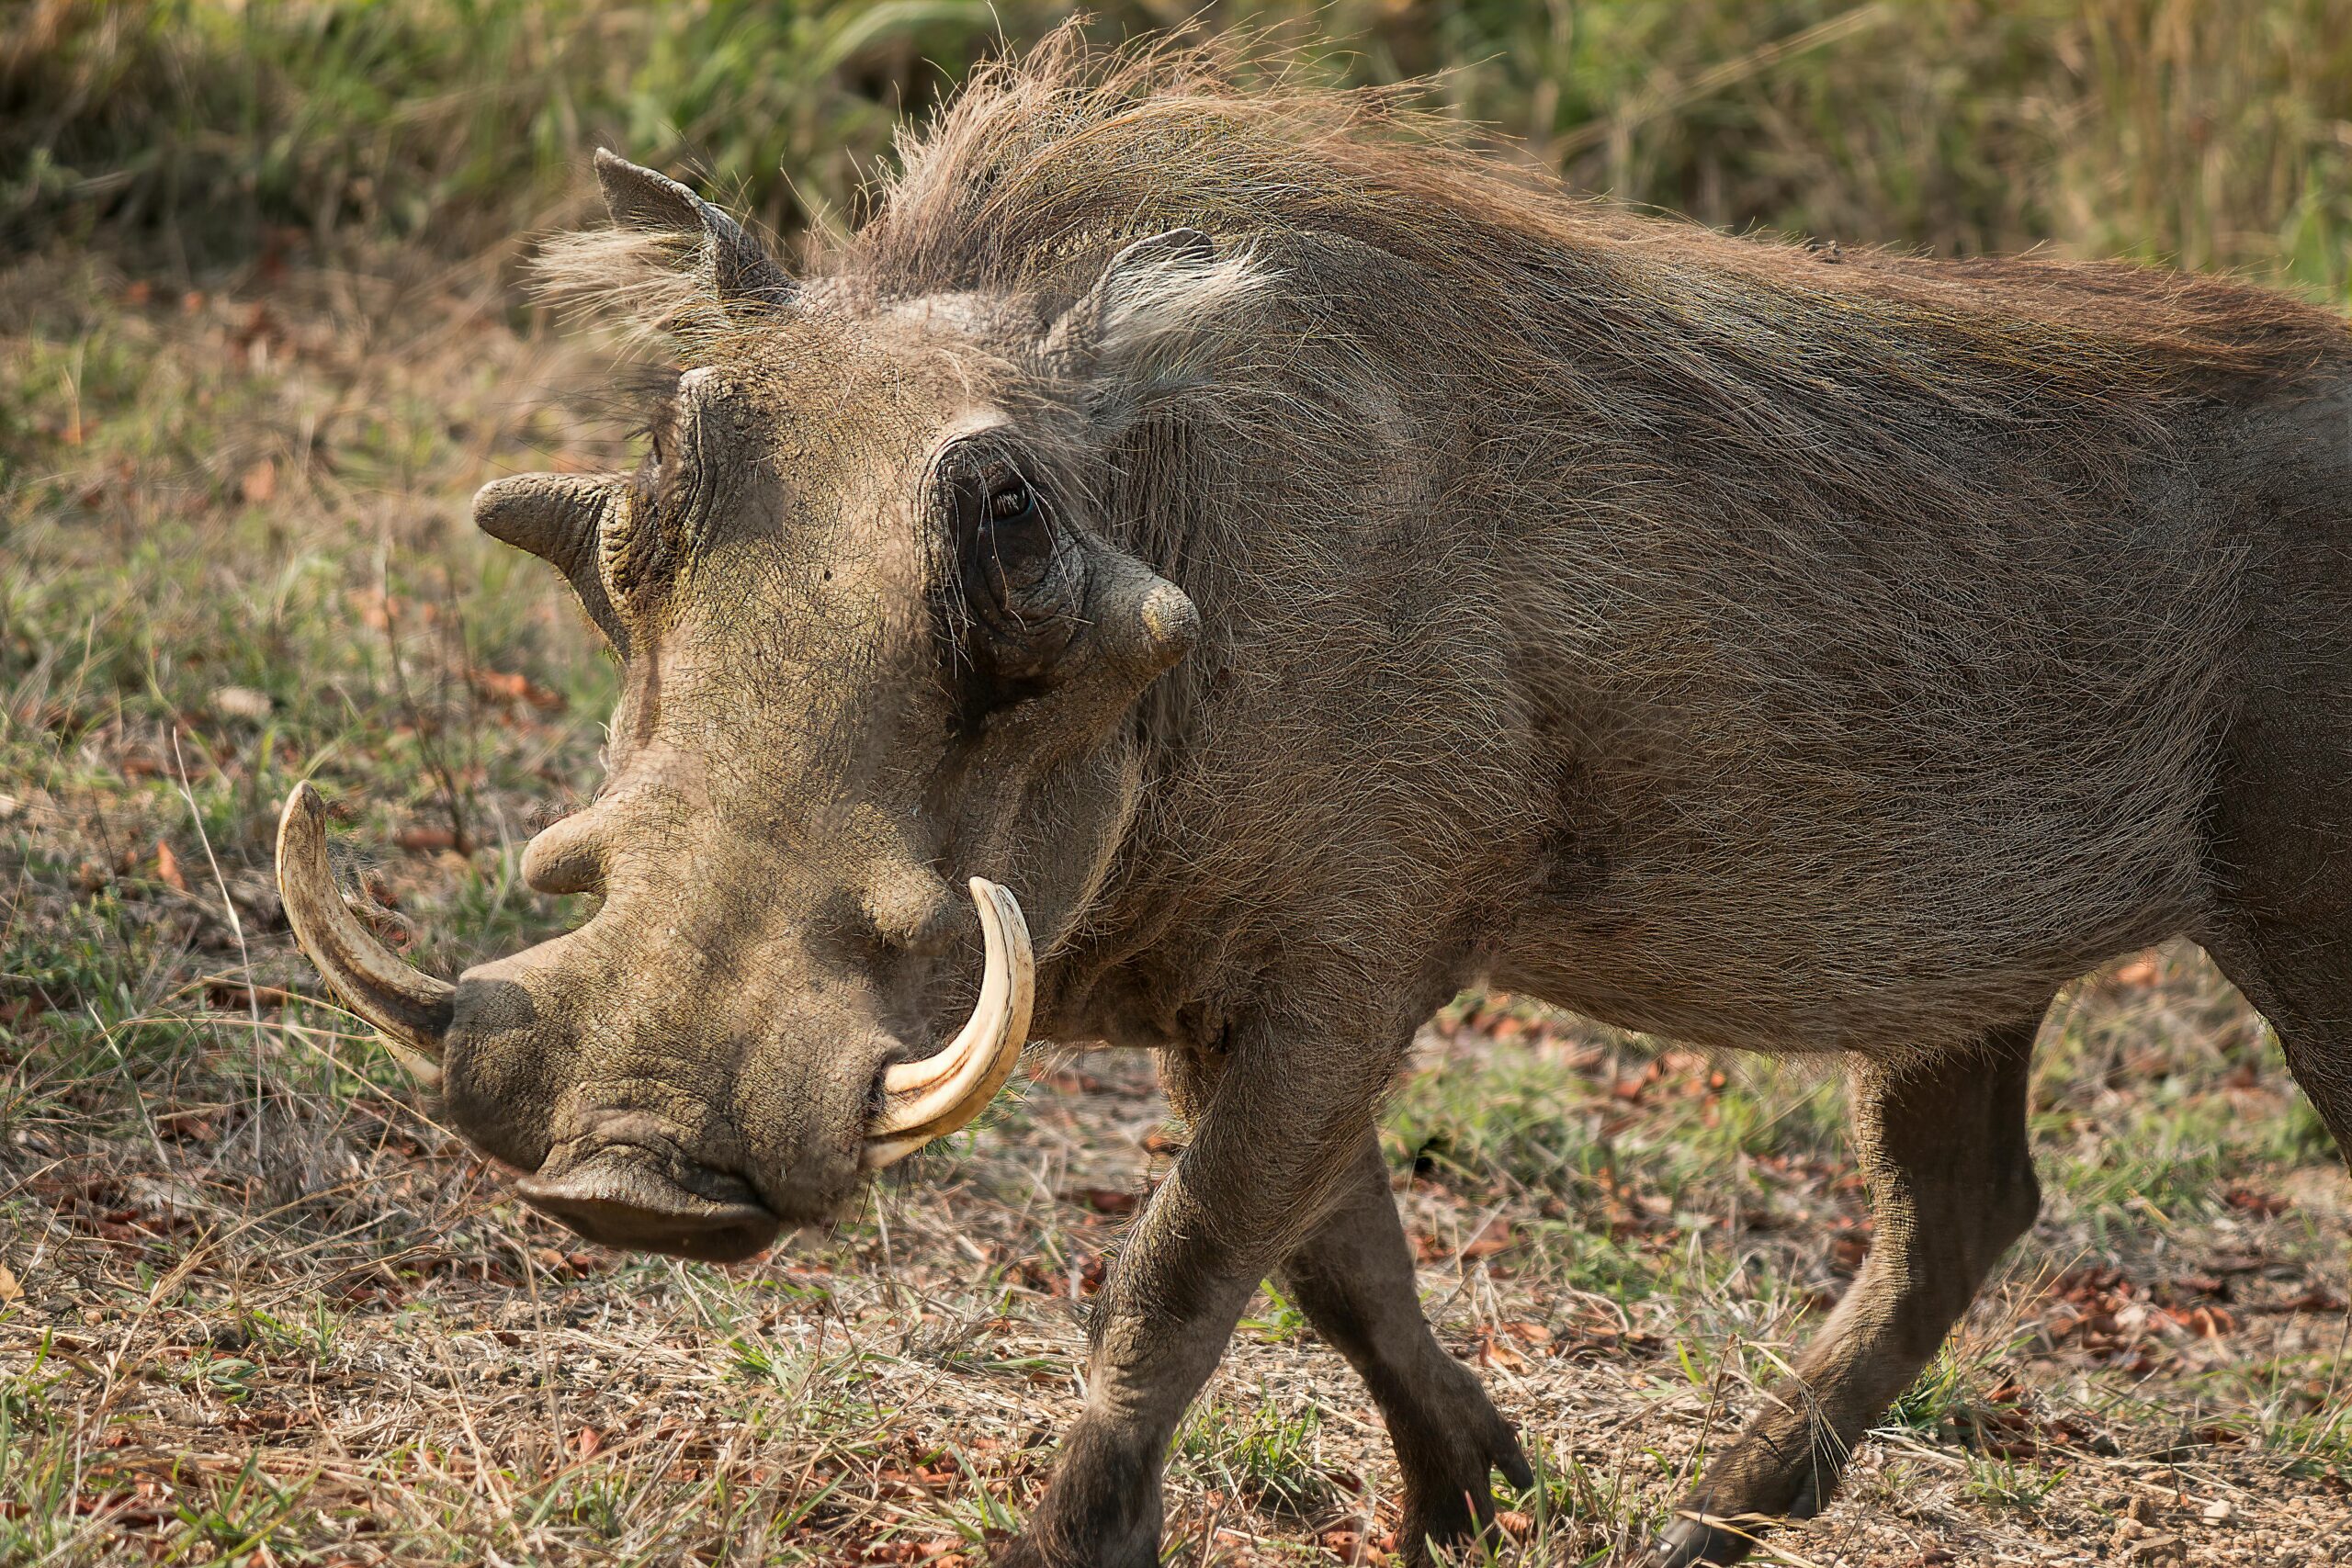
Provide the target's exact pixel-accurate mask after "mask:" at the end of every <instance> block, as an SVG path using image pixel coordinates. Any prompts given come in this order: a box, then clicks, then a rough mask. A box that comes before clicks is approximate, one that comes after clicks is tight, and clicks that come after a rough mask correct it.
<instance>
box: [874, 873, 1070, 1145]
mask: <svg viewBox="0 0 2352 1568" xmlns="http://www.w3.org/2000/svg"><path fill="white" fill-rule="evenodd" d="M971 887H972V902H973V903H974V904H976V905H978V907H979V911H980V932H981V935H982V937H983V939H984V940H985V941H986V942H987V943H988V960H987V963H988V968H987V972H986V974H985V976H983V978H982V979H981V981H980V999H979V1003H978V1006H976V1007H974V1008H973V1009H972V1016H971V1018H970V1020H969V1021H967V1022H966V1023H965V1025H964V1027H963V1028H962V1029H960V1030H958V1031H957V1032H956V1038H955V1039H953V1040H951V1041H949V1042H948V1043H946V1044H945V1045H944V1047H942V1048H941V1049H940V1050H939V1051H938V1052H937V1053H936V1054H935V1055H930V1056H926V1057H924V1058H923V1059H922V1061H920V1062H901V1063H899V1065H898V1066H894V1067H892V1068H891V1069H890V1070H889V1071H888V1072H887V1073H885V1074H883V1075H882V1112H881V1114H880V1115H878V1116H876V1118H875V1119H874V1124H873V1126H871V1127H870V1128H868V1129H867V1130H866V1134H865V1161H864V1163H865V1168H866V1169H868V1170H879V1169H881V1168H883V1167H884V1166H886V1165H889V1164H892V1163H894V1162H896V1161H898V1160H901V1159H904V1158H905V1157H906V1156H909V1155H910V1154H912V1153H914V1152H915V1150H917V1149H919V1148H921V1147H922V1145H925V1144H927V1143H929V1142H931V1141H932V1140H933V1138H940V1137H944V1136H946V1135H947V1134H950V1133H952V1132H954V1131H956V1129H957V1128H958V1127H961V1126H962V1125H964V1123H966V1122H969V1121H970V1120H971V1119H972V1118H973V1117H975V1116H978V1114H979V1113H980V1108H981V1107H982V1106H984V1105H986V1104H988V1102H989V1100H993V1099H995V1098H996V1091H997V1090H998V1089H1002V1088H1003V1087H1004V1080H1005V1079H1006V1078H1007V1077H1011V1076H1012V1065H1013V1063H1014V1062H1016V1061H1018V1060H1020V1057H1021V1047H1022V1045H1023V1043H1026V1042H1027V1040H1028V1038H1029V1008H1030V1004H1031V1002H1033V1001H1034V1000H1035V996H1036V983H1037V961H1036V959H1035V956H1033V955H1032V954H1031V953H1030V951H1029V923H1028V922H1027V921H1026V920H1024V919H1022V918H1021V905H1020V902H1019V900H1017V899H1015V898H1014V897H1012V893H1011V892H1010V891H1008V890H1007V889H1005V888H1002V887H1000V886H997V885H996V884H995V883H993V882H989V881H986V880H984V879H983V878H980V877H978V876H976V877H974V878H972V883H971Z"/></svg>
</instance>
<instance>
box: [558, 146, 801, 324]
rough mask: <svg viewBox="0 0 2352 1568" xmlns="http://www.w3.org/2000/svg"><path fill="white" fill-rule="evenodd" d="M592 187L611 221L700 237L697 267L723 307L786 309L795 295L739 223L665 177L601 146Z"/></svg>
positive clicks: (787, 280)
mask: <svg viewBox="0 0 2352 1568" xmlns="http://www.w3.org/2000/svg"><path fill="white" fill-rule="evenodd" d="M596 183H597V185H598V186H601V187H602V188H603V190H604V193H605V209H606V210H608V211H609V212H611V213H612V215H613V221H614V222H616V223H618V224H621V225H623V226H625V227H628V228H636V229H656V230H663V229H666V230H673V231H677V232H680V233H684V234H692V235H696V236H699V237H700V240H701V263H702V265H703V266H704V267H705V268H706V269H707V271H708V274H709V281H710V286H711V289H712V292H714V293H715V294H717V295H718V299H719V300H720V302H721V303H723V304H734V303H738V302H741V303H746V304H758V305H771V306H776V305H786V304H789V303H790V302H791V300H792V297H793V295H794V294H795V293H796V292H797V286H796V285H795V284H794V283H793V281H792V279H791V278H789V277H786V276H785V274H784V269H783V268H782V267H779V266H778V265H776V264H775V258H774V257H772V256H770V255H769V254H768V253H767V250H766V248H765V247H763V245H762V244H761V243H759V241H757V240H755V239H753V238H752V236H751V235H750V234H749V233H747V232H745V231H744V229H743V226H742V225H741V224H740V223H738V222H736V221H735V220H734V219H732V218H729V216H728V215H727V214H726V213H724V212H722V211H720V210H719V209H718V208H716V207H713V206H712V205H711V204H710V203H709V202H707V201H705V200H704V199H703V198H702V197H698V196H696V195H695V193H694V192H692V191H690V190H688V189H687V188H686V187H685V186H682V185H680V184H679V183H678V182H677V181H675V180H673V179H672V178H670V177H669V176H668V175H657V174H655V173H654V172H653V171H652V170H651V169H648V168H644V167H642V166H640V165H639V164H632V163H630V162H629V161H628V159H626V158H624V157H622V156H620V155H619V154H618V153H616V152H613V151H611V150H610V149H609V148H604V147H599V148H598V149H596Z"/></svg>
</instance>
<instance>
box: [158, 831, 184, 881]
mask: <svg viewBox="0 0 2352 1568" xmlns="http://www.w3.org/2000/svg"><path fill="white" fill-rule="evenodd" d="M155 875H156V876H157V878H159V879H160V880H161V881H162V882H163V884H164V886H166V887H173V888H177V889H178V890H179V891H180V892H182V893H185V892H187V874H185V873H183V872H182V871H181V870H180V857H179V856H177V855H175V854H174V853H172V846H171V845H169V844H167V843H165V842H164V840H161V839H158V840H155Z"/></svg>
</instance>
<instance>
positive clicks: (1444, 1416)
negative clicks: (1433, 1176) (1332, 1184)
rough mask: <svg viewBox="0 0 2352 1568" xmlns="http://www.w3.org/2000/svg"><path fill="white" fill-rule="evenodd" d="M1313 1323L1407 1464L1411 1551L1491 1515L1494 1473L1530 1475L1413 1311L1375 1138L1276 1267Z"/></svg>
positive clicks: (1489, 1406) (1487, 1407)
mask: <svg viewBox="0 0 2352 1568" xmlns="http://www.w3.org/2000/svg"><path fill="white" fill-rule="evenodd" d="M1282 1280H1283V1284H1284V1285H1285V1286H1286V1287H1287V1288H1288V1289H1289V1291H1290V1293H1291V1295H1292V1297H1293V1298H1294V1299H1295V1301H1296V1302H1297V1303H1298V1304H1299V1306H1300V1307H1301V1308H1302V1309H1303V1310H1304V1311H1305V1312H1306V1317H1307V1321H1308V1322H1310V1323H1312V1324H1313V1325H1315V1331H1316V1332H1317V1334H1320V1335H1321V1336H1322V1337H1324V1338H1325V1339H1328V1340H1329V1341H1330V1342H1331V1344H1332V1346H1333V1347H1334V1348H1337V1349H1338V1350H1339V1352H1340V1354H1341V1355H1343V1356H1345V1357H1346V1358H1347V1359H1348V1363H1349V1365H1351V1366H1352V1367H1354V1368H1355V1370H1356V1371H1357V1372H1358V1373H1360V1374H1361V1375H1362V1376H1363V1381H1364V1383H1365V1385H1366V1386H1367V1387H1369V1388H1370V1389H1371V1391H1372V1397H1373V1401H1374V1403H1375V1404H1378V1405H1379V1406H1380V1414H1381V1416H1382V1418H1383V1419H1384V1420H1385V1421H1386V1422H1387V1423H1388V1437H1389V1440H1390V1441H1391V1442H1393V1443H1394V1444H1395V1445H1396V1447H1397V1464H1398V1466H1399V1467H1401V1468H1402V1470H1403V1471H1404V1474H1405V1520H1404V1526H1403V1528H1402V1529H1400V1530H1399V1531H1398V1532H1397V1540H1398V1543H1399V1544H1400V1545H1401V1546H1403V1547H1404V1549H1405V1552H1406V1557H1407V1560H1408V1562H1427V1561H1428V1553H1427V1548H1426V1546H1425V1542H1427V1541H1430V1540H1436V1541H1438V1542H1439V1543H1441V1544H1453V1543H1455V1542H1458V1541H1460V1540H1462V1539H1463V1538H1464V1537H1466V1536H1469V1535H1471V1534H1473V1533H1475V1532H1476V1530H1477V1529H1478V1528H1479V1527H1481V1526H1482V1525H1484V1524H1485V1523H1486V1522H1487V1520H1488V1519H1490V1518H1491V1517H1493V1514H1494V1475H1493V1472H1495V1471H1498V1470H1499V1471H1501V1472H1503V1474H1504V1475H1505V1476H1506V1477H1507V1478H1509V1480H1510V1483H1511V1484H1512V1485H1514V1486H1532V1485H1533V1484H1534V1483H1535V1477H1534V1474H1533V1472H1531V1471H1530V1470H1529V1469H1528V1466H1527V1458H1526V1456H1525V1455H1524V1454H1522V1453H1521V1451H1520V1447H1519V1438H1518V1437H1517V1436H1516V1435H1515V1434H1514V1433H1513V1432H1512V1431H1511V1429H1510V1423H1509V1422H1507V1421H1505V1420H1504V1419H1503V1418H1502V1416H1500V1415H1499V1414H1498V1412H1497V1411H1496V1409H1495V1407H1494V1404H1493V1403H1492V1402H1491V1401H1489V1400H1488V1399H1487V1391H1486V1390H1485V1389H1484V1388H1482V1387H1480V1386H1479V1383H1478V1379H1477V1377H1476V1375H1475V1374H1474V1373H1472V1372H1471V1371H1470V1370H1469V1369H1468V1368H1467V1367H1464V1365H1463V1364H1462V1363H1461V1362H1459V1361H1457V1360H1455V1359H1453V1357H1452V1356H1449V1355H1447V1354H1446V1353H1445V1349H1444V1348H1443V1347H1442V1346H1441V1345H1440V1344H1438V1342H1437V1337H1436V1336H1435V1335H1433V1334H1431V1333H1430V1325H1429V1320H1428V1319H1427V1318H1425V1317H1423V1316H1422V1315H1421V1303H1420V1296H1419V1292H1418V1291H1417V1289H1416V1288H1415V1284H1414V1278H1413V1254H1412V1248H1411V1247H1410V1246H1409V1245H1408V1242H1407V1241H1406V1239H1405V1226H1404V1224H1403V1222H1402V1221H1401V1220H1400V1219H1399V1218H1398V1217H1397V1200H1396V1198H1395V1197H1394V1196H1393V1195H1392V1194H1391V1193H1390V1191H1389V1190H1388V1165H1387V1162H1386V1161H1385V1160H1384V1159H1382V1158H1381V1157H1380V1142H1379V1139H1378V1137H1377V1136H1376V1135H1373V1134H1367V1135H1366V1136H1365V1137H1364V1138H1363V1142H1362V1144H1361V1145H1360V1146H1359V1148H1358V1151H1357V1154H1356V1156H1355V1162H1354V1172H1353V1176H1352V1178H1351V1185H1350V1186H1349V1188H1348V1190H1347V1191H1346V1193H1345V1195H1344V1196H1343V1197H1341V1199H1340V1201H1339V1202H1338V1204H1337V1205H1335V1206H1334V1207H1333V1209H1332V1211H1331V1213H1330V1216H1329V1218H1328V1219H1326V1220H1325V1221H1324V1222H1323V1224H1322V1226H1321V1228H1319V1229H1318V1230H1317V1231H1316V1232H1315V1233H1314V1235H1310V1236H1308V1237H1307V1238H1306V1240H1305V1241H1304V1242H1302V1243H1301V1244H1300V1245H1299V1247H1298V1249H1297V1250H1296V1251H1295V1252H1293V1253H1292V1254H1291V1255H1290V1259H1289V1261H1288V1262H1286V1263H1285V1264H1283V1269H1282Z"/></svg>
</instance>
